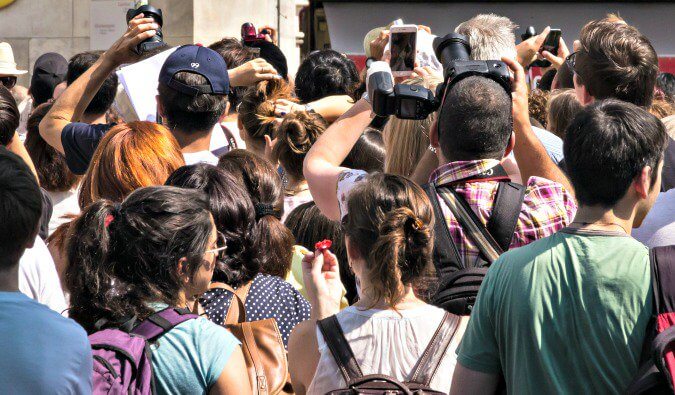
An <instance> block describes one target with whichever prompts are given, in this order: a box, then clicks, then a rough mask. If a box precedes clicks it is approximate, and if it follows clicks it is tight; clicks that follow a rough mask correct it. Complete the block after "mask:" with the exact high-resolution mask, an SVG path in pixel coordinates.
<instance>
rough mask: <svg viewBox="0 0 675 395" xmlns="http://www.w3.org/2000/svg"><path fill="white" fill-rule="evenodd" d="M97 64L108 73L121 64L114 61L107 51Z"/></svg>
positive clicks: (113, 57)
mask: <svg viewBox="0 0 675 395" xmlns="http://www.w3.org/2000/svg"><path fill="white" fill-rule="evenodd" d="M97 63H99V68H101V69H103V70H105V71H109V72H110V71H112V70H115V69H116V68H117V67H119V66H120V65H121V64H122V63H121V62H120V61H118V60H117V59H115V56H114V55H113V54H111V53H110V52H109V51H105V52H104V53H103V55H101V57H100V58H99V60H98V62H97Z"/></svg>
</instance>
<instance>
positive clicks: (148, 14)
mask: <svg viewBox="0 0 675 395" xmlns="http://www.w3.org/2000/svg"><path fill="white" fill-rule="evenodd" d="M138 14H143V17H145V18H152V19H153V20H154V22H155V23H156V24H158V25H159V29H157V33H155V35H154V36H152V37H150V38H149V39H147V40H145V41H143V42H141V43H140V44H138V45H137V46H136V48H134V52H136V53H137V54H139V55H140V54H142V53H144V52H148V51H152V50H154V49H155V48H158V47H161V46H163V45H164V35H163V34H162V25H163V24H164V20H163V19H162V10H160V9H159V8H155V7H153V6H151V5H142V6H140V7H138V8H136V9H133V8H132V9H129V10H127V24H128V23H129V21H131V20H132V19H134V18H135V17H136V15H138Z"/></svg>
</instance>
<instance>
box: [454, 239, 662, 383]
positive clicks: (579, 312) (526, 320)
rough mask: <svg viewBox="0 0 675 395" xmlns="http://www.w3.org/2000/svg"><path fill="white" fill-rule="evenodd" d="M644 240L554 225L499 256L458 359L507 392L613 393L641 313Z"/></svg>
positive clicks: (648, 297)
mask: <svg viewBox="0 0 675 395" xmlns="http://www.w3.org/2000/svg"><path fill="white" fill-rule="evenodd" d="M651 292H652V291H651V274H650V266H649V253H648V249H647V247H645V246H644V245H642V244H641V243H640V242H638V241H636V240H635V239H633V238H631V237H627V236H626V235H624V234H623V233H615V232H597V231H595V232H592V231H580V230H571V229H564V230H562V231H560V232H558V233H556V234H554V235H552V236H550V237H547V238H544V239H541V240H538V241H536V242H534V243H532V244H529V245H527V246H525V247H521V248H517V249H515V250H513V251H509V252H507V253H505V254H503V255H502V256H501V257H500V258H499V259H498V260H497V261H496V262H495V263H494V264H493V265H492V267H491V268H490V270H489V271H488V274H487V276H486V277H485V279H484V281H483V284H482V286H481V289H480V292H479V294H478V299H477V301H476V305H475V307H474V310H473V312H472V314H471V320H470V321H469V324H468V327H467V330H466V334H465V335H464V338H463V340H462V343H461V345H460V348H459V350H458V361H459V362H460V363H461V364H462V365H463V366H464V367H466V368H468V369H471V370H475V371H479V372H484V373H492V374H503V376H504V378H505V380H506V386H507V390H508V392H509V393H512V394H548V393H568V394H582V393H585V394H588V393H594V394H604V393H622V392H624V391H625V389H626V388H627V386H628V384H630V382H631V380H632V378H633V376H635V374H636V373H637V369H638V363H639V359H640V352H641V348H642V341H643V338H644V335H645V330H646V328H647V323H648V321H649V319H650V315H651V307H652V294H651Z"/></svg>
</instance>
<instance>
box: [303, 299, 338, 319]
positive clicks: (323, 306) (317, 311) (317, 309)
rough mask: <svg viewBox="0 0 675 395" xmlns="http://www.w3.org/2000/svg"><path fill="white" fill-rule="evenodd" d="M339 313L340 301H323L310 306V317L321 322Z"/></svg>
mask: <svg viewBox="0 0 675 395" xmlns="http://www.w3.org/2000/svg"><path fill="white" fill-rule="evenodd" d="M339 312H340V301H339V300H338V301H337V302H335V301H326V300H325V299H324V300H322V301H320V302H319V303H317V304H316V306H312V312H311V313H310V316H311V318H312V319H313V320H322V319H324V318H328V317H330V316H332V315H335V314H337V313H339Z"/></svg>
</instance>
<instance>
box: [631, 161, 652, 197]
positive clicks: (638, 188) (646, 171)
mask: <svg viewBox="0 0 675 395" xmlns="http://www.w3.org/2000/svg"><path fill="white" fill-rule="evenodd" d="M651 184H652V167H651V166H645V167H643V168H642V171H641V172H640V173H639V174H638V175H637V176H636V177H635V178H634V179H633V184H632V187H633V190H634V191H635V193H636V194H637V196H638V197H639V198H640V199H647V198H648V197H649V191H650V190H651Z"/></svg>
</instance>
